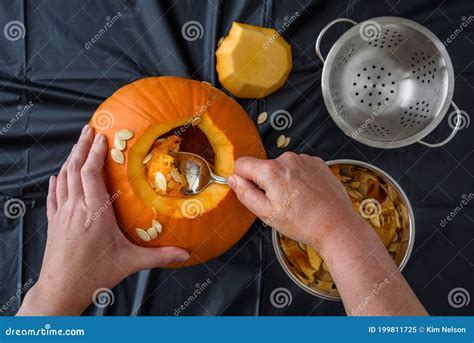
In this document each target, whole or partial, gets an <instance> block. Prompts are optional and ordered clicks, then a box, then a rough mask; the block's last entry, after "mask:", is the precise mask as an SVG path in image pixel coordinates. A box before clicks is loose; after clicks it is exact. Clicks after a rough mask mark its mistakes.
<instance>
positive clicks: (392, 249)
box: [388, 242, 399, 252]
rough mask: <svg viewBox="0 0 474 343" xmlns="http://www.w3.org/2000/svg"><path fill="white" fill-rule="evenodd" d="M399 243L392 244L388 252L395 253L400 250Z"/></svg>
mask: <svg viewBox="0 0 474 343" xmlns="http://www.w3.org/2000/svg"><path fill="white" fill-rule="evenodd" d="M398 245H399V244H398V242H394V243H392V244H390V246H389V247H388V251H390V252H395V251H397V250H398Z"/></svg>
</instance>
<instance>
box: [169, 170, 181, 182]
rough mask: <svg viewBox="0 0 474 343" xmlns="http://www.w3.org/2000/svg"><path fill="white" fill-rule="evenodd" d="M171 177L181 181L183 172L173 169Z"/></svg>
mask: <svg viewBox="0 0 474 343" xmlns="http://www.w3.org/2000/svg"><path fill="white" fill-rule="evenodd" d="M171 177H172V178H173V180H175V181H176V182H181V174H180V173H179V172H178V171H177V170H174V169H173V170H172V171H171Z"/></svg>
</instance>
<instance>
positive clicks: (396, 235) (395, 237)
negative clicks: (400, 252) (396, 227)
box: [392, 232, 398, 243]
mask: <svg viewBox="0 0 474 343" xmlns="http://www.w3.org/2000/svg"><path fill="white" fill-rule="evenodd" d="M397 240H398V233H396V232H395V234H394V235H393V238H392V243H394V242H396V241H397Z"/></svg>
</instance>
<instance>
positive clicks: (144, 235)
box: [135, 228, 151, 242]
mask: <svg viewBox="0 0 474 343" xmlns="http://www.w3.org/2000/svg"><path fill="white" fill-rule="evenodd" d="M135 231H136V233H137V235H138V237H140V239H141V240H142V241H145V242H148V241H150V240H151V237H150V235H149V234H148V232H146V231H145V230H143V229H139V228H136V229H135Z"/></svg>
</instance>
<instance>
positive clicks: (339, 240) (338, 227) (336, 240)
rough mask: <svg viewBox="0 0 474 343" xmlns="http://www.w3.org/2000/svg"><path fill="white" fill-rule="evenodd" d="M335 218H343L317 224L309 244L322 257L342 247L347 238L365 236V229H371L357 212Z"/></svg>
mask: <svg viewBox="0 0 474 343" xmlns="http://www.w3.org/2000/svg"><path fill="white" fill-rule="evenodd" d="M336 218H343V219H342V220H335V221H331V222H324V223H321V224H318V227H319V230H318V231H319V233H318V235H317V237H316V238H315V239H313V241H312V242H311V244H310V245H311V246H312V247H313V248H315V249H316V250H317V251H318V252H319V253H320V255H321V256H322V257H323V258H326V257H328V254H329V253H330V252H331V251H337V250H339V249H342V248H343V245H344V242H347V241H348V239H349V238H353V237H358V236H365V233H364V232H365V231H367V230H369V231H370V230H373V229H372V228H371V227H370V225H368V224H367V223H366V222H365V220H364V219H362V218H361V217H360V216H359V215H358V214H354V215H350V216H347V215H346V216H342V215H340V216H337V217H336Z"/></svg>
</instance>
